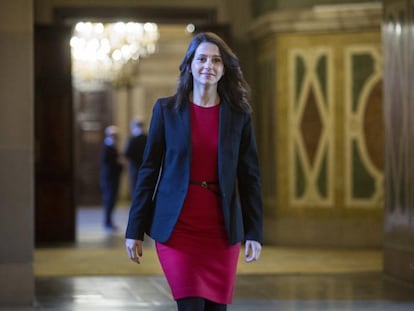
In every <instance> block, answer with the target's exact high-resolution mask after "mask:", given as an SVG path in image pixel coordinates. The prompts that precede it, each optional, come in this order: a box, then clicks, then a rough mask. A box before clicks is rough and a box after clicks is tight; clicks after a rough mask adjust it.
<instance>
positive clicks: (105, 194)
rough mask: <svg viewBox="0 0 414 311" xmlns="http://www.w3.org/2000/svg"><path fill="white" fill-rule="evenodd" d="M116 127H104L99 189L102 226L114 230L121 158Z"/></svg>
mask: <svg viewBox="0 0 414 311" xmlns="http://www.w3.org/2000/svg"><path fill="white" fill-rule="evenodd" d="M117 141H118V128H117V127H116V126H114V125H111V126H108V127H107V128H105V139H104V142H103V144H102V148H101V155H100V164H101V180H100V184H101V190H102V199H103V205H104V227H105V229H106V230H109V231H113V230H116V229H117V228H116V226H115V225H114V223H113V221H112V214H113V210H114V208H115V204H116V202H117V200H118V189H119V182H120V178H121V172H122V168H123V166H122V159H121V158H120V155H119V153H118V149H117Z"/></svg>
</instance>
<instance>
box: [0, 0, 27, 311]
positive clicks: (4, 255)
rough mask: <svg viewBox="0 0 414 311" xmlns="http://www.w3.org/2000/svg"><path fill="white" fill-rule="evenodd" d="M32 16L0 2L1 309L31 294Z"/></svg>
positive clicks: (22, 7)
mask: <svg viewBox="0 0 414 311" xmlns="http://www.w3.org/2000/svg"><path fill="white" fill-rule="evenodd" d="M32 16H33V1H30V0H16V1H2V2H1V3H0V67H1V75H0V103H1V104H0V280H1V286H0V306H1V305H18V304H19V305H30V304H31V303H32V301H33V296H34V274H33V244H34V243H33V241H34V236H33V232H34V229H33V222H34V216H33V214H34V213H33V204H34V203H33V202H34V196H33V194H34V190H33V188H34V187H33V185H34V182H33V176H34V173H33V168H34V151H33V149H34V148H33V128H34V125H33V102H34V100H33V17H32Z"/></svg>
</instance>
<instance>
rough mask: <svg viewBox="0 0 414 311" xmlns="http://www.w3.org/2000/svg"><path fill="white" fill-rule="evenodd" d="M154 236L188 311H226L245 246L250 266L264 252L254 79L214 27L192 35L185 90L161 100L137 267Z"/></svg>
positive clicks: (131, 244) (141, 196) (142, 184)
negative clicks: (252, 94)
mask: <svg viewBox="0 0 414 311" xmlns="http://www.w3.org/2000/svg"><path fill="white" fill-rule="evenodd" d="M159 174H160V177H159ZM158 179H159V182H158ZM154 191H156V196H155V199H154V202H152V197H153V193H154ZM145 232H147V233H148V234H149V235H150V236H151V237H152V238H153V239H154V240H155V245H156V250H157V254H158V258H159V260H160V263H161V266H162V268H163V271H164V274H165V276H166V278H167V281H168V283H169V286H170V288H171V291H172V294H173V297H174V299H175V300H176V301H177V307H178V310H180V311H181V310H191V311H199V310H200V311H201V310H203V311H204V310H226V308H227V304H229V303H231V302H232V298H233V292H234V285H235V279H236V270H237V262H238V257H239V253H240V247H241V242H245V256H246V258H245V260H246V261H247V262H250V261H254V260H257V259H258V258H259V257H260V252H261V243H262V239H263V220H262V197H261V181H260V174H259V164H258V156H257V149H256V142H255V137H254V133H253V128H252V121H251V106H250V103H249V100H248V85H247V83H246V81H245V79H244V77H243V74H242V71H241V69H240V66H239V62H238V59H237V57H236V55H234V53H233V52H232V51H231V50H230V48H229V47H228V46H227V44H226V43H225V42H224V41H223V40H222V39H220V38H219V37H218V36H217V35H215V34H213V33H200V34H197V35H196V36H195V37H194V38H193V39H192V41H191V42H190V45H189V47H188V50H187V52H186V55H185V56H184V59H183V61H182V63H181V65H180V80H179V84H178V87H177V92H176V94H175V95H174V96H172V97H167V98H161V99H159V100H157V102H156V103H155V106H154V109H153V114H152V119H151V124H150V129H149V132H148V140H147V146H146V149H145V153H144V159H143V164H142V166H141V168H140V171H139V173H138V181H137V187H136V189H135V193H134V197H133V200H132V205H131V209H130V214H129V220H128V226H127V230H126V241H125V244H126V250H127V253H128V256H129V257H130V259H132V260H133V261H134V262H137V263H140V257H141V256H142V244H143V239H144V233H145Z"/></svg>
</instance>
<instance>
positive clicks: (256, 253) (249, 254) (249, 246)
mask: <svg viewBox="0 0 414 311" xmlns="http://www.w3.org/2000/svg"><path fill="white" fill-rule="evenodd" d="M261 251H262V245H261V244H260V243H259V242H257V241H253V240H246V244H245V256H246V259H245V260H246V262H251V261H254V260H259V258H260V253H261Z"/></svg>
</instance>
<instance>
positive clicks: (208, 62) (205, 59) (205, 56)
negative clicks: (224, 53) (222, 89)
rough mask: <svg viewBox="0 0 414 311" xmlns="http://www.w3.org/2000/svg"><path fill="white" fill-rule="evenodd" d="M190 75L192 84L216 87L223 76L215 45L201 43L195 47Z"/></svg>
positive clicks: (221, 60) (221, 64)
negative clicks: (191, 75)
mask: <svg viewBox="0 0 414 311" xmlns="http://www.w3.org/2000/svg"><path fill="white" fill-rule="evenodd" d="M191 73H192V74H193V80H194V84H201V85H205V86H209V85H210V86H211V85H217V83H218V82H219V80H220V79H221V77H222V76H223V74H224V64H223V59H222V58H221V55H220V50H219V48H218V46H217V45H215V44H213V43H209V42H203V43H201V44H200V45H199V46H198V47H197V49H196V51H195V53H194V58H193V61H192V62H191Z"/></svg>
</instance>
